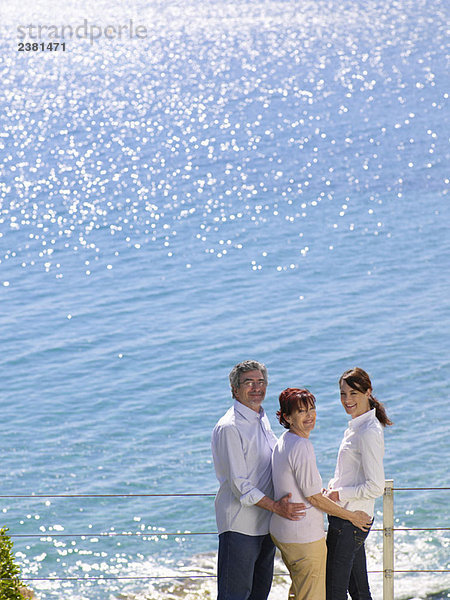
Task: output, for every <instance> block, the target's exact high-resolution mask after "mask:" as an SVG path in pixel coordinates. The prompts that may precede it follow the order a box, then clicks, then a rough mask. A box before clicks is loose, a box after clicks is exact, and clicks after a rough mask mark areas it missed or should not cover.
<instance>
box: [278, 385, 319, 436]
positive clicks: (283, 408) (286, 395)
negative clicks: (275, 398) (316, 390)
mask: <svg viewBox="0 0 450 600" xmlns="http://www.w3.org/2000/svg"><path fill="white" fill-rule="evenodd" d="M279 401H280V410H279V411H278V412H277V418H278V420H279V421H280V424H281V425H283V427H284V428H285V429H289V427H290V425H289V423H288V422H287V421H286V419H285V418H284V417H285V416H289V415H290V414H292V412H293V411H294V410H300V409H301V408H314V407H315V406H316V399H315V398H314V396H313V395H312V394H311V392H310V391H309V390H307V389H300V388H286V389H285V390H283V391H282V392H281V394H280V397H279Z"/></svg>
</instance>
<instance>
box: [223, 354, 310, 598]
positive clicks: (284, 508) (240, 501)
mask: <svg viewBox="0 0 450 600" xmlns="http://www.w3.org/2000/svg"><path fill="white" fill-rule="evenodd" d="M229 377H230V384H231V392H232V397H233V398H234V405H233V406H232V407H231V408H230V409H229V410H228V411H227V412H226V414H225V415H224V416H223V417H222V418H221V419H220V420H219V421H218V423H217V425H216V426H215V427H214V430H213V434H212V454H213V459H214V468H215V470H216V475H217V479H218V480H219V484H220V487H219V491H218V492H217V495H216V500H215V509H216V520H217V530H218V533H219V555H218V568H217V587H218V595H217V600H266V599H267V597H268V595H269V592H270V588H271V585H272V577H273V561H274V557H275V546H274V545H273V543H272V540H271V538H270V534H269V522H270V514H271V512H274V513H277V514H278V515H281V516H282V517H285V518H287V519H291V520H292V521H298V520H299V519H300V518H301V517H302V516H303V515H304V514H305V513H304V509H305V505H304V504H301V503H291V502H289V498H290V496H291V494H288V495H287V496H284V497H283V498H281V499H280V500H276V501H275V500H273V499H272V498H273V486H272V468H271V458H272V450H273V448H274V446H275V444H276V442H277V438H276V437H275V435H274V433H273V432H272V429H271V428H270V423H269V420H268V418H267V416H266V414H265V412H264V409H263V408H262V406H261V405H262V402H263V400H264V398H265V395H266V388H267V369H266V367H265V365H263V364H262V363H259V362H257V361H254V360H246V361H244V362H241V363H239V364H237V365H236V366H235V367H233V369H232V370H231V372H230V375H229Z"/></svg>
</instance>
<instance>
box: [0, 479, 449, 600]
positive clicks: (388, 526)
mask: <svg viewBox="0 0 450 600" xmlns="http://www.w3.org/2000/svg"><path fill="white" fill-rule="evenodd" d="M421 490H441V491H443V490H447V491H448V490H450V487H414V488H413V487H411V488H394V480H393V479H387V480H386V481H385V489H384V494H383V528H382V529H373V531H382V532H383V570H382V571H369V572H371V573H383V600H394V580H395V577H394V576H395V573H418V572H426V573H449V572H450V569H439V570H436V569H432V570H431V569H424V570H417V569H411V570H396V569H395V564H394V533H395V531H449V530H450V528H449V527H433V528H429V527H427V528H409V527H398V528H395V527H394V492H396V491H421ZM164 497H170V498H182V497H191V498H192V497H211V498H213V497H215V494H213V493H186V494H183V493H178V494H31V495H0V498H5V499H6V498H8V499H14V498H15V499H20V498H28V499H42V498H164ZM200 535H217V532H216V531H197V532H192V531H186V532H182V531H177V532H167V531H155V530H153V531H146V532H143V531H142V532H122V533H119V532H115V531H109V532H101V533H93V532H92V531H90V532H89V533H65V532H64V533H56V532H54V531H52V532H51V533H50V532H46V533H43V532H40V533H35V534H33V533H32V534H26V533H24V534H19V533H10V534H9V537H11V538H40V539H43V538H55V537H69V538H70V537H81V538H92V537H95V538H101V537H116V536H137V537H143V538H147V539H148V538H150V537H158V538H167V537H172V536H179V537H180V536H181V537H185V536H186V537H188V536H200ZM274 575H279V576H286V575H287V573H275V574H274ZM175 577H176V579H202V578H205V579H206V578H214V577H216V575H214V574H211V573H205V574H202V575H199V574H198V573H195V574H186V573H180V574H179V575H178V574H177V575H174V576H171V577H165V576H164V577H163V576H134V577H131V576H130V577H128V576H113V577H108V576H101V577H23V578H22V580H23V581H24V582H32V581H83V582H86V581H105V580H110V579H114V580H154V579H169V578H175Z"/></svg>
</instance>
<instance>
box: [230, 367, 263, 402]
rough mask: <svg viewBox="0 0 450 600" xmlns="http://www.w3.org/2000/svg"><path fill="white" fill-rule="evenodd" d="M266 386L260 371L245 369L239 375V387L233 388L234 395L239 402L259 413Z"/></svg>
mask: <svg viewBox="0 0 450 600" xmlns="http://www.w3.org/2000/svg"><path fill="white" fill-rule="evenodd" d="M266 387H267V384H266V380H265V379H264V375H263V374H262V373H261V371H258V370H257V369H255V370H254V371H246V372H245V373H241V375H240V379H239V387H237V388H233V392H234V397H235V398H236V400H238V401H239V402H240V403H241V404H244V405H245V406H247V407H248V408H251V409H252V410H254V411H256V412H258V413H259V409H260V408H261V404H262V402H263V400H264V398H265V396H266Z"/></svg>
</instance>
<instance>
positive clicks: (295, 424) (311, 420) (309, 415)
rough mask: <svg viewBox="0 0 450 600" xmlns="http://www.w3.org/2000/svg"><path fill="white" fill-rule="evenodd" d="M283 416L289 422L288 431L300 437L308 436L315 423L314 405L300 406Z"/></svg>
mask: <svg viewBox="0 0 450 600" xmlns="http://www.w3.org/2000/svg"><path fill="white" fill-rule="evenodd" d="M284 418H285V420H286V421H287V422H288V423H289V431H291V432H292V433H295V434H297V435H299V436H300V437H303V438H309V434H310V433H311V431H312V430H313V429H314V426H315V424H316V407H315V405H313V404H310V405H309V406H300V407H299V408H297V409H295V410H293V411H292V413H291V414H290V415H285V417H284Z"/></svg>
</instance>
